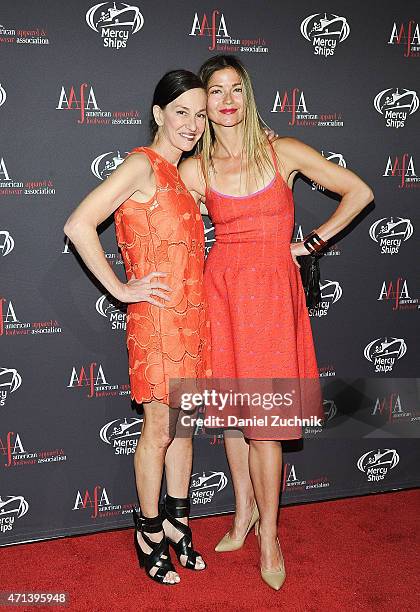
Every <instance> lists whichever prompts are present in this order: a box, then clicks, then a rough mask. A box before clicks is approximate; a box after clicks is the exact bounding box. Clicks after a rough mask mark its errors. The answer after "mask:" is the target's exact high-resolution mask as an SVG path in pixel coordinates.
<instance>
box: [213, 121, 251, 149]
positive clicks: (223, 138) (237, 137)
mask: <svg viewBox="0 0 420 612" xmlns="http://www.w3.org/2000/svg"><path fill="white" fill-rule="evenodd" d="M212 126H213V129H214V134H215V137H216V140H215V143H214V151H215V153H216V154H219V155H220V156H221V157H240V156H241V154H242V150H243V136H244V130H243V123H238V125H232V126H231V127H225V126H224V125H217V124H214V123H213V124H212Z"/></svg>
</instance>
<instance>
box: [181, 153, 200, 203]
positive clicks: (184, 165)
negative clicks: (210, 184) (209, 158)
mask: <svg viewBox="0 0 420 612" xmlns="http://www.w3.org/2000/svg"><path fill="white" fill-rule="evenodd" d="M178 170H179V174H180V176H181V179H182V180H183V182H184V184H185V186H186V187H187V189H189V191H195V192H196V193H197V194H202V195H204V192H205V188H206V182H205V180H204V176H203V171H202V168H201V157H200V156H199V155H194V156H193V157H189V158H188V159H185V160H184V161H183V162H181V163H180V165H179V166H178Z"/></svg>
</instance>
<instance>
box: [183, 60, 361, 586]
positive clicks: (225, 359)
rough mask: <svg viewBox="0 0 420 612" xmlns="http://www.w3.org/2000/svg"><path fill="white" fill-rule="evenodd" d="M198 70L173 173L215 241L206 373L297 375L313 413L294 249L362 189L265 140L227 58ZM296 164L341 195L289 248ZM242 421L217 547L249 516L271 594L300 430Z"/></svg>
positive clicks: (313, 241) (278, 580)
mask: <svg viewBox="0 0 420 612" xmlns="http://www.w3.org/2000/svg"><path fill="white" fill-rule="evenodd" d="M200 76H201V78H202V80H203V82H204V85H205V86H206V89H207V116H208V119H209V121H210V130H209V131H208V132H207V131H206V132H205V134H204V137H203V140H202V147H201V154H200V155H199V156H196V157H195V158H190V159H188V160H186V161H185V162H183V163H182V164H181V168H180V172H181V176H182V177H183V180H184V183H185V184H186V186H187V187H188V188H189V189H190V191H191V192H192V194H193V195H194V197H195V199H196V200H197V201H201V202H205V206H206V208H207V210H208V212H209V214H210V216H211V218H212V220H213V223H214V224H215V231H216V244H215V246H214V247H213V248H212V250H211V252H210V255H209V257H208V259H207V262H206V267H205V285H206V292H207V296H208V300H209V317H210V323H211V335H212V370H213V376H214V377H215V378H216V379H217V378H221V379H223V378H227V379H231V380H232V379H236V381H237V384H238V385H239V388H241V384H244V379H248V380H249V379H265V380H268V381H269V380H270V379H271V380H274V379H278V380H280V383H281V379H282V380H283V381H285V379H288V380H291V379H297V380H300V381H302V385H303V387H304V391H306V392H307V395H309V397H310V401H309V405H308V402H306V405H305V406H304V408H305V411H306V413H307V414H309V413H312V414H314V415H318V416H320V409H321V402H320V401H316V397H317V393H316V389H317V388H319V379H318V368H317V363H316V357H315V350H314V344H313V339H312V333H311V327H310V322H309V316H308V312H307V309H306V304H305V295H304V291H303V287H302V283H301V279H300V273H299V269H298V267H299V264H298V262H297V260H296V256H299V255H305V254H306V255H307V254H308V253H309V252H311V251H314V250H318V249H320V248H321V247H323V246H324V245H325V244H326V242H327V241H328V240H329V239H330V238H331V237H332V236H334V235H335V234H337V233H338V232H339V231H340V230H342V229H343V228H344V227H346V226H347V225H348V224H349V223H350V222H351V221H352V220H353V219H354V218H355V217H356V215H357V214H358V213H359V212H360V211H361V210H362V209H363V208H364V207H365V206H367V204H368V203H369V202H371V200H372V199H373V195H372V191H371V190H370V188H369V187H368V186H367V185H366V184H365V183H364V182H363V181H362V180H361V179H360V178H358V177H357V176H356V175H355V174H354V173H352V172H351V171H349V170H346V169H344V168H341V167H339V166H337V165H335V164H333V163H331V162H329V161H327V160H326V159H325V158H324V157H322V156H321V155H320V154H319V153H317V152H316V151H315V150H314V149H312V148H311V147H308V146H307V145H305V144H303V143H301V142H299V141H298V140H295V139H293V138H278V139H277V140H275V141H274V142H272V144H270V143H269V142H268V140H267V136H266V134H265V132H264V129H263V122H262V120H261V118H260V116H259V114H258V111H257V108H256V105H255V99H254V94H253V90H252V84H251V80H250V77H249V75H248V73H247V72H246V70H245V68H244V67H243V66H242V64H241V63H240V62H239V61H238V60H237V59H236V58H235V57H233V56H226V55H220V56H213V57H212V58H210V59H209V60H207V61H206V62H205V63H204V64H203V66H202V67H201V69H200ZM298 172H301V173H302V174H304V175H305V176H307V177H308V178H310V179H312V180H313V181H316V182H317V183H319V184H321V185H323V186H324V187H326V188H327V189H329V190H330V191H333V192H336V193H339V194H341V195H342V200H341V203H340V205H339V206H338V207H337V210H336V211H335V212H334V213H333V214H332V215H331V217H330V218H329V219H328V220H327V221H326V222H325V223H323V224H322V225H321V226H320V227H319V228H317V229H316V230H315V231H313V232H311V234H309V235H308V236H307V237H306V238H305V239H304V241H303V242H302V243H293V244H291V240H292V232H293V227H294V203H293V195H292V186H293V179H294V177H295V175H296V174H297V173H298ZM241 379H242V382H241ZM264 384H265V383H264ZM257 386H258V385H257ZM263 386H264V385H263ZM318 399H319V398H318ZM235 408H237V407H235ZM248 412H249V407H248ZM300 414H302V410H301V411H300ZM241 429H242V432H243V435H239V436H238V435H235V436H232V435H229V433H228V432H225V448H226V453H227V457H228V461H229V466H230V470H231V474H232V480H233V486H234V491H235V498H236V514H235V518H234V522H233V525H232V528H231V529H230V530H229V532H228V533H227V534H226V535H225V536H224V537H223V538H222V540H221V541H220V542H219V544H218V545H217V546H216V550H217V551H220V552H224V551H231V550H236V549H238V548H240V547H241V546H242V545H243V543H244V540H245V537H246V535H247V534H248V532H249V531H250V529H251V528H252V526H253V525H254V524H255V525H256V528H259V529H257V531H258V532H259V536H260V540H259V541H260V552H261V554H260V564H261V576H262V578H263V580H264V581H265V582H266V583H267V584H268V585H269V586H271V587H272V588H274V589H276V590H278V589H280V587H281V586H282V584H283V582H284V580H285V568H284V561H283V557H282V554H281V550H280V545H279V541H278V536H277V514H278V505H279V495H280V481H281V469H282V448H281V443H280V440H282V439H291V438H298V437H301V435H302V433H301V428H300V427H298V428H291V429H290V428H289V429H282V428H281V427H280V428H278V430H277V431H274V428H273V427H272V428H271V432H270V431H268V430H267V428H265V429H264V428H263V429H261V427H258V426H247V427H241ZM235 433H236V434H238V433H239V434H240V432H238V431H236V432H235Z"/></svg>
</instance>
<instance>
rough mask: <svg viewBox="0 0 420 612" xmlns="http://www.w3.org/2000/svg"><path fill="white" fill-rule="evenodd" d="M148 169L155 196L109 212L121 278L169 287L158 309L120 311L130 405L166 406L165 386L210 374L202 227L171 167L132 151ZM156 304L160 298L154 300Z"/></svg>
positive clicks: (150, 153)
mask: <svg viewBox="0 0 420 612" xmlns="http://www.w3.org/2000/svg"><path fill="white" fill-rule="evenodd" d="M135 152H140V153H145V154H146V155H147V157H148V158H149V161H150V163H151V165H152V168H153V171H154V176H155V181H156V192H155V194H154V196H153V197H152V198H151V199H150V200H149V201H148V202H146V203H139V202H136V201H134V200H132V199H128V200H126V201H125V202H123V203H122V204H121V206H120V207H119V208H118V209H117V211H116V212H115V215H114V218H115V228H116V235H117V241H118V245H119V247H120V249H121V253H122V257H123V260H124V265H125V270H126V275H127V278H128V279H132V278H142V277H143V276H146V275H147V274H149V273H150V272H152V271H160V272H167V273H168V276H166V277H161V278H160V280H161V281H162V282H164V283H166V284H168V285H169V286H170V287H171V288H172V293H171V294H170V297H171V300H170V302H163V301H162V303H163V304H164V305H165V306H164V307H163V308H159V307H158V306H154V305H152V304H150V303H149V302H137V303H134V304H129V305H128V308H127V334H126V339H127V349H128V357H129V375H130V386H131V398H132V399H134V400H136V402H138V403H143V402H150V401H153V400H157V401H159V402H162V403H164V404H168V405H169V403H170V402H169V381H170V379H175V380H180V379H196V378H205V377H208V376H210V375H211V370H210V323H209V320H208V316H207V302H206V298H205V293H204V285H203V268H204V228H203V221H202V218H201V215H200V212H199V209H198V207H197V205H196V203H195V201H194V199H193V197H192V196H191V194H190V193H189V192H188V190H187V188H186V187H185V185H184V184H183V182H182V180H181V178H180V176H179V173H178V170H177V168H176V167H175V166H174V165H173V164H171V163H170V162H168V161H167V160H166V159H165V158H164V157H162V156H161V155H159V154H158V153H157V152H156V151H154V150H152V149H150V148H148V147H139V148H136V149H134V150H133V151H132V153H135ZM155 299H157V300H158V301H159V298H155Z"/></svg>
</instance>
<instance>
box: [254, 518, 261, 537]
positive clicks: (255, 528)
mask: <svg viewBox="0 0 420 612" xmlns="http://www.w3.org/2000/svg"><path fill="white" fill-rule="evenodd" d="M254 531H255V535H256V536H257V535H259V533H260V521H257V522H256V523H255V527H254Z"/></svg>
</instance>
